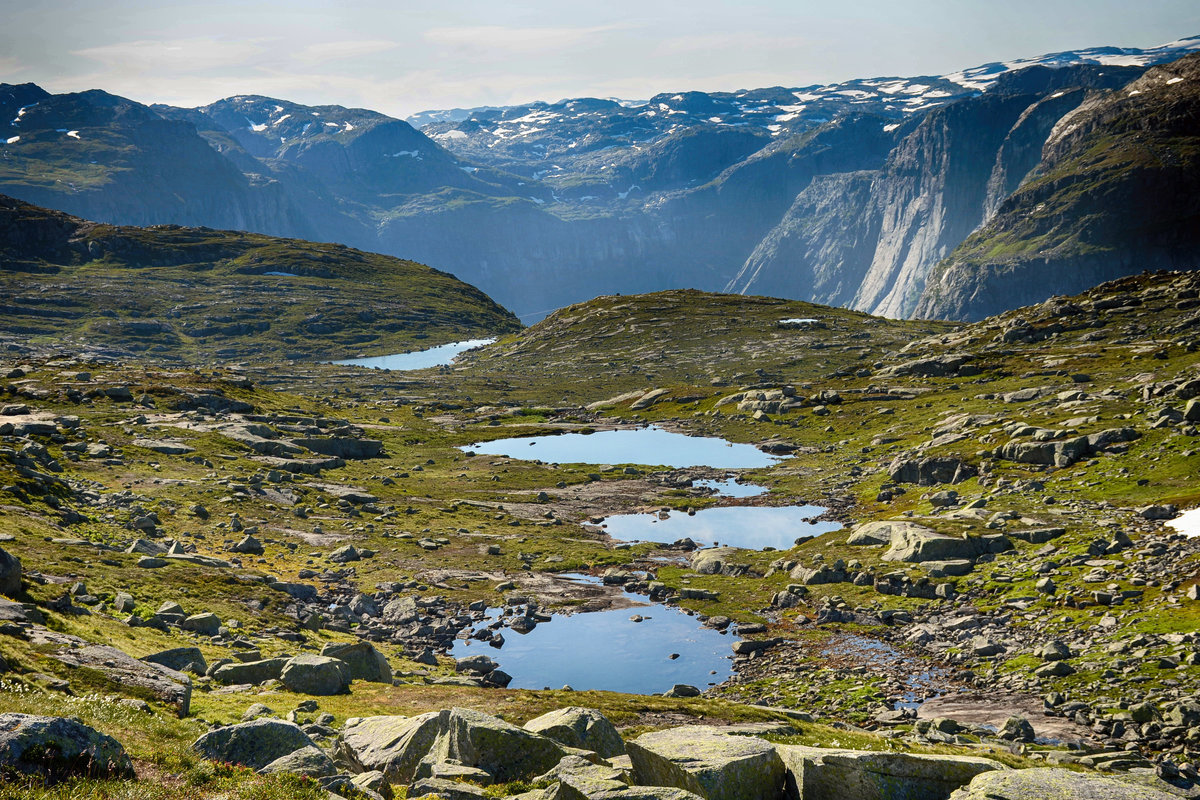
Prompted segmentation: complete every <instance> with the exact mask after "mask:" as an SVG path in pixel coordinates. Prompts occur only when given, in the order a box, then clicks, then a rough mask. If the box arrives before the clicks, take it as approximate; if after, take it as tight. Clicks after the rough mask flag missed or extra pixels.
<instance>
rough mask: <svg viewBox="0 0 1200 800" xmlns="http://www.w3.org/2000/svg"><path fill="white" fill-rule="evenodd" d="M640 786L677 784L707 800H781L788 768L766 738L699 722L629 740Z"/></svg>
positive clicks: (628, 745) (634, 768)
mask: <svg viewBox="0 0 1200 800" xmlns="http://www.w3.org/2000/svg"><path fill="white" fill-rule="evenodd" d="M626 749H627V750H628V752H629V757H630V759H631V760H632V762H633V775H634V778H635V779H636V780H637V782H638V783H639V784H647V785H654V786H675V787H677V788H680V789H686V790H687V791H689V792H694V793H695V794H698V795H700V796H701V797H703V798H706V800H776V798H778V797H781V796H782V794H783V786H784V766H783V761H782V760H781V759H780V758H779V755H778V753H776V752H775V747H774V746H773V745H771V744H769V743H767V742H765V741H763V740H762V739H755V738H752V737H749V736H729V735H726V734H723V733H720V732H719V730H718V729H714V728H705V727H699V726H693V727H687V728H671V729H668V730H663V731H655V732H653V733H647V734H643V735H642V736H639V737H638V738H637V739H635V740H633V741H632V742H628V743H627V744H626Z"/></svg>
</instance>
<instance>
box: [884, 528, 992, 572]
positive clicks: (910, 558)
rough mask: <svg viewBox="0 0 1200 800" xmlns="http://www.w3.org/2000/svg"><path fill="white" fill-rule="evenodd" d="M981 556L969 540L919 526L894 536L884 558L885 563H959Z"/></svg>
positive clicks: (906, 529)
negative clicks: (959, 561) (962, 560)
mask: <svg viewBox="0 0 1200 800" xmlns="http://www.w3.org/2000/svg"><path fill="white" fill-rule="evenodd" d="M977 555H979V551H978V550H977V549H976V546H975V544H974V543H973V542H972V541H971V540H969V539H960V538H958V537H956V536H947V535H946V534H944V533H937V532H936V531H932V530H930V529H929V528H922V527H921V526H919V525H913V526H909V527H906V528H904V529H902V530H900V531H899V532H896V533H893V535H892V546H891V547H890V548H889V549H888V551H887V552H886V553H884V554H883V556H882V558H883V560H884V561H907V562H910V563H921V562H922V561H958V560H961V559H972V558H974V557H975V556H977Z"/></svg>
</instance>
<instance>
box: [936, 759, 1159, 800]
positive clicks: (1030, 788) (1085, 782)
mask: <svg viewBox="0 0 1200 800" xmlns="http://www.w3.org/2000/svg"><path fill="white" fill-rule="evenodd" d="M950 800H1178V796H1177V795H1174V794H1171V793H1168V792H1166V791H1163V790H1159V789H1155V788H1151V787H1149V786H1139V785H1137V784H1136V783H1133V782H1129V781H1124V780H1120V779H1118V778H1110V777H1107V776H1102V775H1095V774H1089V773H1085V772H1071V771H1069V770H1065V769H1049V768H1044V767H1039V768H1037V769H1020V770H1012V771H1006V772H988V773H984V774H982V775H979V776H977V777H976V778H975V779H974V780H972V781H971V783H970V784H969V785H967V786H966V787H964V788H961V789H959V790H957V791H956V792H954V794H952V795H950Z"/></svg>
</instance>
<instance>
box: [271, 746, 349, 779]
mask: <svg viewBox="0 0 1200 800" xmlns="http://www.w3.org/2000/svg"><path fill="white" fill-rule="evenodd" d="M277 772H287V773H290V774H292V775H307V776H308V777H310V778H325V777H328V776H330V775H334V774H336V773H337V767H336V766H334V763H333V759H331V758H330V757H329V756H327V755H325V753H324V751H322V750H321V749H320V748H319V747H317V746H315V745H306V746H304V747H301V748H300V749H299V750H294V751H293V752H291V753H288V754H287V755H285V756H280V757H279V758H277V759H275V760H274V761H272V762H271V763H269V764H267V765H266V766H265V767H263V768H262V769H260V770H259V773H260V774H262V775H271V774H274V773H277Z"/></svg>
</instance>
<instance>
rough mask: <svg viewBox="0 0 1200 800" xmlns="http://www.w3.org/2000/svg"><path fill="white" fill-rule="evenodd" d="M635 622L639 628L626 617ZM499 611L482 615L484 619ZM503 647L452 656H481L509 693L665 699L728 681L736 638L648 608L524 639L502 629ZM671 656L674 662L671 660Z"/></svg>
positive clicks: (559, 621)
mask: <svg viewBox="0 0 1200 800" xmlns="http://www.w3.org/2000/svg"><path fill="white" fill-rule="evenodd" d="M635 614H640V615H642V616H643V617H644V618H645V619H644V620H643V621H642V622H633V621H632V620H631V619H630V617H632V616H633V615H635ZM498 615H499V610H492V611H489V619H490V620H495V619H497V618H498ZM500 632H501V633H503V634H504V646H503V647H501V648H499V649H496V648H494V647H492V646H490V645H489V644H488V643H487V642H481V641H478V640H463V639H459V640H456V641H455V643H454V648H453V650H452V651H451V655H453V656H454V657H455V658H465V657H467V656H471V655H479V654H484V655H488V656H490V657H492V658H493V659H495V660H496V662H497V663H499V664H500V669H502V670H504V671H505V672H507V673H508V674H509V675H511V676H512V677H513V680H512V683H511V684H509V686H510V688H514V689H543V688H546V687H550V688H552V689H558V688H561V687H562V686H564V685H570V686H571V687H572V688H574V689H578V690H580V691H583V690H587V689H598V690H606V691H612V692H628V693H630V694H655V693H659V692H665V691H667V690H668V689H670V688H671V687H672V686H673V685H674V684H677V683H686V684H690V685H692V686H695V687H697V688H699V689H701V690H703V689H704V688H706V687H707V686H708V685H709V684H715V683H720V682H722V681H724V680H726V679H727V678H729V677H730V676H731V675H732V674H733V660H732V658H731V656H732V654H733V651H732V649H731V648H732V646H733V644H734V642H736V641H738V638H737V637H736V636H733V635H731V634H722V633H719V632H717V631H715V630H711V629H709V628H704V627H702V626H701V625H700V622H699V621H698V620H697V619H696V618H695V617H690V616H688V615H687V614H684V613H683V612H682V611H679V610H678V609H674V608H669V607H667V606H664V605H661V604H658V603H654V604H650V605H646V606H639V607H635V608H623V609H616V610H611V611H592V612H587V613H579V614H570V615H561V614H556V615H555V616H554V617H553V619H552V620H551V621H550V622H542V623H539V624H538V625H537V627H535V628H534V629H533V630H531V631H530V632H529V633H526V634H520V633H517V632H516V631H513V630H510V629H508V628H501V629H500ZM672 653H678V654H679V657H678V658H675V659H672V658H671V657H670V656H671V654H672Z"/></svg>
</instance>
